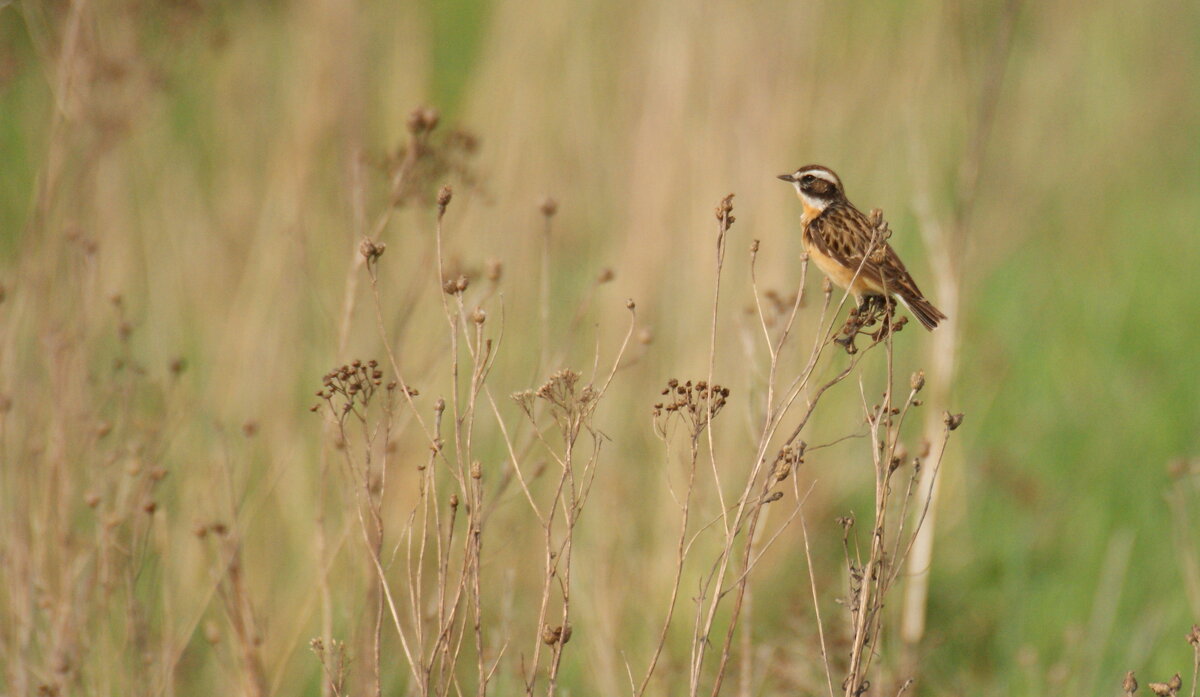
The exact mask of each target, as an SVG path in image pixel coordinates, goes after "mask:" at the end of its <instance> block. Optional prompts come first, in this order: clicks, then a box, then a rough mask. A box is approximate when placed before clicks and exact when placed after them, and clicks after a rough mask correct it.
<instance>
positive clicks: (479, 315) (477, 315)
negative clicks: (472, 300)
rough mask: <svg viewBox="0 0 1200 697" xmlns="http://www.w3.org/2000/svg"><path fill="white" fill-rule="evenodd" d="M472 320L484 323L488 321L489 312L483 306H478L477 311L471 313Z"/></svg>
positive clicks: (476, 322)
mask: <svg viewBox="0 0 1200 697" xmlns="http://www.w3.org/2000/svg"><path fill="white" fill-rule="evenodd" d="M471 321H472V322H474V323H475V324H483V323H484V322H486V321H487V313H486V312H484V311H483V308H481V307H477V308H475V311H474V312H472V313H471Z"/></svg>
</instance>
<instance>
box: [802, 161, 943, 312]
mask: <svg viewBox="0 0 1200 697" xmlns="http://www.w3.org/2000/svg"><path fill="white" fill-rule="evenodd" d="M779 178H780V179H782V180H784V181H785V182H791V183H792V185H793V186H795V187H796V194H797V195H798V196H799V197H800V202H801V203H802V204H804V215H803V216H801V218H800V223H801V225H803V228H804V237H803V240H804V249H805V251H807V252H808V255H809V258H810V259H812V260H813V261H814V262H816V264H817V267H818V268H820V269H821V271H824V272H825V275H826V276H828V277H829V280H831V281H833V282H834V283H836V284H837V285H838V286H841V287H842V288H846V289H847V290H849V291H850V293H852V294H853V295H854V298H855V300H857V301H858V304H859V307H860V308H863V309H865V308H866V307H867V306H868V305H869V304H870V303H871V302H873V301H876V300H882V299H884V298H889V297H895V298H897V299H899V300H900V302H902V303H904V306H905V307H907V308H908V311H909V312H911V313H913V316H915V317H916V318H917V319H918V320H920V321H921V324H923V325H925V328H926V329H929V330H930V331H932V330H933V329H934V327H936V326H937V325H938V322H940V321H941V320H944V319H946V315H944V314H942V311H941V310H939V309H937V308H936V307H934V306H933V303H931V302H929V301H928V300H926V299H925V296H924V294H922V293H921V289H920V288H918V287H917V283H916V281H914V280H913V279H912V276H910V275H909V274H908V270H907V269H905V268H904V262H902V261H900V257H899V256H897V255H896V250H894V249H892V247H891V245H889V244H888V243H887V242H886V241H885V240H877V241H876V242H875V244H874V248H872V243H871V241H872V236H873V234H874V232H873V231H874V229H875V226H874V225H873V224H872V223H871V220H870V219H869V218H867V216H865V215H863V214H862V212H860V211H859V210H858V209H857V208H855V207H854V204H852V203H850V201H849V200H847V199H846V192H845V190H844V189H843V188H842V180H841V179H839V178H838V175H836V174H834V173H833V170H831V169H829V168H828V167H822V166H820V165H806V166H804V167H801V168H800V169H798V170H796V171H795V172H792V173H791V174H781V175H779ZM868 252H870V256H866V255H867V253H868ZM864 257H866V258H865V260H864Z"/></svg>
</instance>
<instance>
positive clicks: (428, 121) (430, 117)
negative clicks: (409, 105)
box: [421, 106, 441, 131]
mask: <svg viewBox="0 0 1200 697" xmlns="http://www.w3.org/2000/svg"><path fill="white" fill-rule="evenodd" d="M421 116H422V117H423V118H424V119H425V128H426V129H428V130H430V131H432V130H433V129H435V128H437V125H438V121H439V120H441V115H440V114H439V113H438V110H437V109H434V108H433V107H428V106H427V107H424V108H422V109H421Z"/></svg>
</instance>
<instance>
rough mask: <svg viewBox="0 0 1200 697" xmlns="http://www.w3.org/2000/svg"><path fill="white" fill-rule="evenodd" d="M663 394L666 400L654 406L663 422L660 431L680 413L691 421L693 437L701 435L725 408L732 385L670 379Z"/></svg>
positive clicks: (659, 419) (656, 414)
mask: <svg viewBox="0 0 1200 697" xmlns="http://www.w3.org/2000/svg"><path fill="white" fill-rule="evenodd" d="M662 395H663V396H664V397H665V398H666V399H664V400H663V401H661V402H657V403H655V405H654V418H655V421H657V422H659V423H660V428H659V430H660V431H662V430H665V426H666V421H668V420H670V419H671V418H672V417H674V416H680V417H681V418H683V419H684V421H685V422H686V423H687V424H688V426H689V430H690V431H691V433H692V437H698V436H699V435H700V433H701V431H703V430H704V428H705V427H706V426H708V424H709V422H711V421H712V420H713V419H714V418H716V416H717V414H719V413H720V412H721V409H723V408H725V403H726V400H728V399H729V388H728V387H723V386H721V385H719V384H717V383H713V384H712V385H709V384H708V381H706V380H697V381H695V382H694V383H693V382H692V381H691V380H688V381H687V382H684V383H680V382H679V380H676V379H674V378H672V379H670V380H668V381H667V386H666V387H665V388H663V390H662Z"/></svg>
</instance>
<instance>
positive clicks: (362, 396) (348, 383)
mask: <svg viewBox="0 0 1200 697" xmlns="http://www.w3.org/2000/svg"><path fill="white" fill-rule="evenodd" d="M382 386H383V371H382V370H380V369H379V362H378V361H375V360H370V361H367V362H365V363H364V362H363V361H361V360H356V361H353V362H351V363H348V364H345V365H342V366H341V367H340V368H334V369H333V370H331V371H329V372H328V373H326V374H325V375H324V377H322V378H321V389H320V390H317V397H318V398H320V399H322V400H324V401H325V403H326V404H327V405H329V408H330V409H331V410H332V411H333V414H334V416H335V417H338V418H341V417H343V416H345V415H346V414H349V413H351V412H353V411H355V410H356V409H359V408H361V409H365V408H366V407H367V406H368V405H369V404H370V403H371V399H372V398H374V396H375V395H376V393H377V392H378V390H379V388H380V387H382ZM395 388H396V383H395V382H389V383H388V384H387V390H388V391H389V392H391V391H392V390H394V389H395ZM408 394H409V396H412V397H415V396H417V394H418V392H417V391H416V390H414V389H411V388H409V389H408ZM320 408H321V405H320V404H316V405H313V407H312V408H311V409H310V410H309V411H314V412H315V411H318V410H319V409H320Z"/></svg>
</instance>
